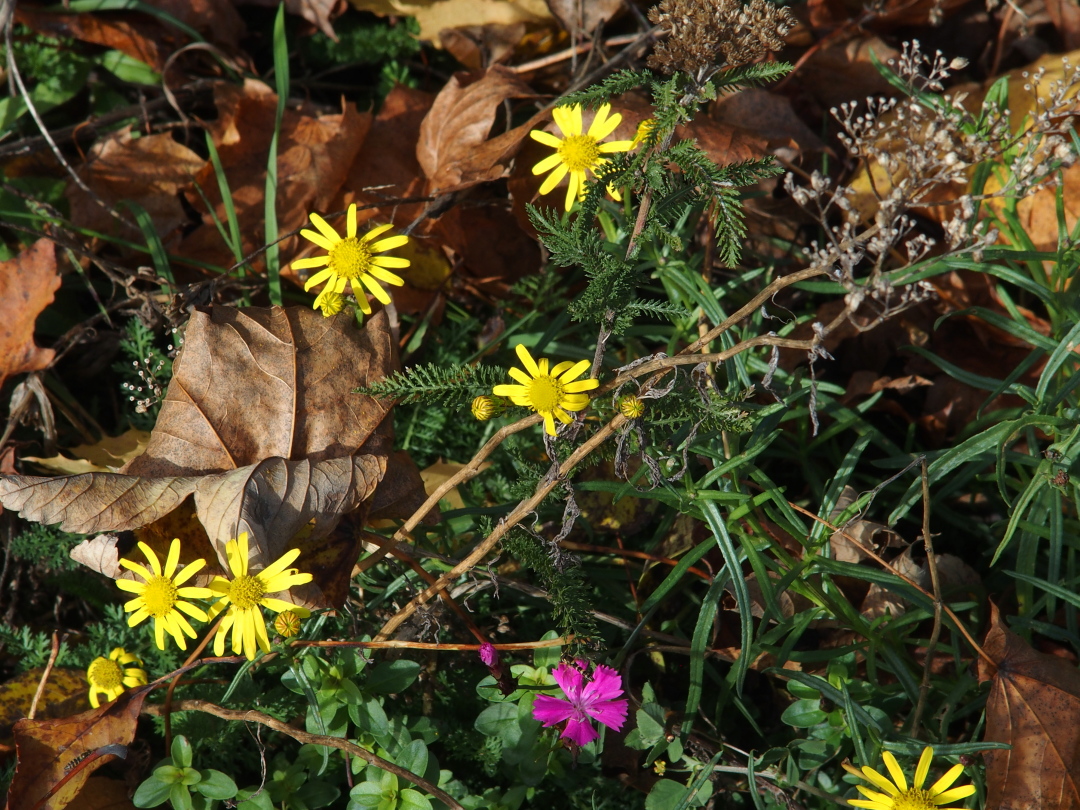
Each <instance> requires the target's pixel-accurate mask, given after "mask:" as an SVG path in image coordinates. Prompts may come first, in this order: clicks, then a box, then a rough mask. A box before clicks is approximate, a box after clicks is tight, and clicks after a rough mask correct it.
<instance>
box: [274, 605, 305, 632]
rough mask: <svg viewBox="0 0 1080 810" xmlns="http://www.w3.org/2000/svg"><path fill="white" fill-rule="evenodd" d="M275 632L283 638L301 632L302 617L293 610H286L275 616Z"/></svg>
mask: <svg viewBox="0 0 1080 810" xmlns="http://www.w3.org/2000/svg"><path fill="white" fill-rule="evenodd" d="M274 632H276V633H277V634H278V635H279V636H281V637H282V638H292V637H293V636H297V635H299V634H300V617H299V616H297V615H296V614H295V613H294V612H293V611H291V610H284V611H282V612H281V613H279V614H278V615H277V616H275V617H274Z"/></svg>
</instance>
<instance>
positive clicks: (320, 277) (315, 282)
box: [226, 267, 337, 553]
mask: <svg viewBox="0 0 1080 810" xmlns="http://www.w3.org/2000/svg"><path fill="white" fill-rule="evenodd" d="M336 275H337V274H336V273H335V272H334V271H333V270H331V269H330V268H329V267H327V268H326V269H325V270H320V271H319V272H318V273H316V274H315V275H313V276H312V277H311V278H309V279H308V280H307V282H306V283H305V284H304V292H307V291H308V290H310V289H311V288H312V287H318V286H319V285H320V284H322V283H323V282H324V281H326V280H327V279H328V278H334V277H335V276H336ZM226 553H227V552H226Z"/></svg>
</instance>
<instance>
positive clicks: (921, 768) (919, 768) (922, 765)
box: [911, 745, 934, 790]
mask: <svg viewBox="0 0 1080 810" xmlns="http://www.w3.org/2000/svg"><path fill="white" fill-rule="evenodd" d="M933 758H934V749H933V748H931V747H930V746H929V745H928V746H926V747H925V748H924V749H923V751H922V754H921V755H920V756H919V764H918V765H916V766H915V778H914V779H913V780H912V783H911V786H912V787H913V788H915V789H916V790H922V786H923V782H925V781H926V776H927V774H929V773H930V760H932V759H933Z"/></svg>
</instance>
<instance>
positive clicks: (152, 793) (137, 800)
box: [131, 768, 172, 807]
mask: <svg viewBox="0 0 1080 810" xmlns="http://www.w3.org/2000/svg"><path fill="white" fill-rule="evenodd" d="M158 770H159V771H160V770H161V768H158ZM171 787H172V785H171V783H169V782H163V781H161V780H160V779H158V778H157V771H155V772H154V776H151V777H150V778H149V779H147V780H146V781H145V782H143V783H142V784H141V785H139V787H138V788H137V789H136V791H135V795H134V796H132V797H131V803H132V804H134V805H135V806H136V807H157V806H158V805H159V804H163V803H164V802H165V800H166V799H168V798H169V790H170V788H171Z"/></svg>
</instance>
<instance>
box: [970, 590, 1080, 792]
mask: <svg viewBox="0 0 1080 810" xmlns="http://www.w3.org/2000/svg"><path fill="white" fill-rule="evenodd" d="M990 609H991V614H990V630H989V631H988V632H987V634H986V638H985V639H984V640H983V644H982V647H983V651H984V652H985V653H986V655H987V656H988V657H989V658H990V659H991V660H993V662H994V664H993V665H991V664H989V663H987V662H986V661H984V660H982V659H980V661H979V680H980V681H987V680H989V681H990V682H991V683H990V694H989V696H988V697H987V700H986V730H985V733H984V735H983V739H984V740H985V741H986V742H1003V743H1009V744H1011V746H1012V748H1011V750H1002V749H994V750H990V751H988V752H986V753H985V754H984V758H985V760H986V791H987V795H986V807H987V810H1007V809H1008V808H1014V807H1038V808H1040V809H1041V810H1074V808H1080V781H1078V780H1080V669H1077V667H1076V666H1075V665H1073V664H1071V663H1069V662H1067V661H1064V660H1063V659H1060V658H1056V657H1054V656H1050V655H1045V654H1044V653H1040V652H1037V651H1036V650H1033V649H1032V648H1031V647H1030V646H1029V645H1028V644H1027V642H1025V641H1024V640H1023V639H1022V638H1020V637H1019V636H1018V635H1016V634H1015V633H1013V632H1012V631H1011V630H1009V629H1008V627H1006V626H1005V623H1004V622H1003V621H1002V620H1001V614H1000V612H999V611H998V608H997V605H995V604H993V603H991V605H990Z"/></svg>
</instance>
